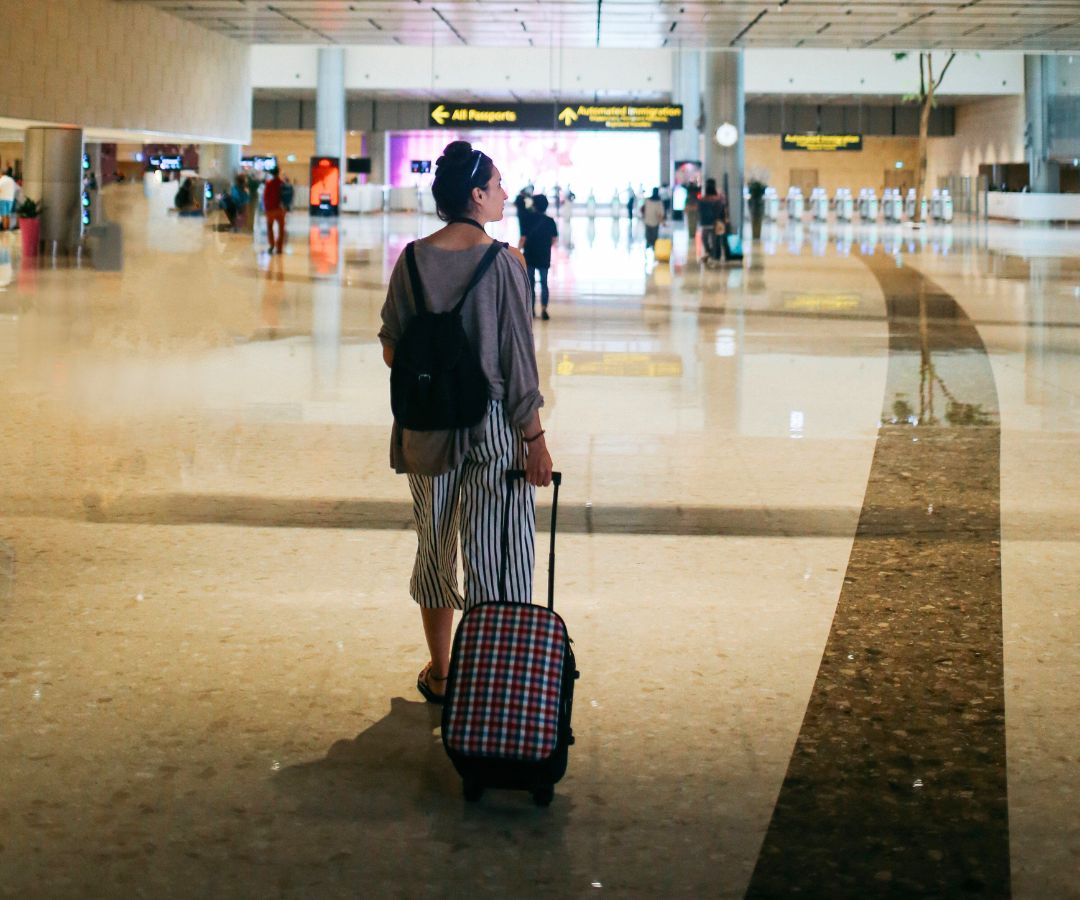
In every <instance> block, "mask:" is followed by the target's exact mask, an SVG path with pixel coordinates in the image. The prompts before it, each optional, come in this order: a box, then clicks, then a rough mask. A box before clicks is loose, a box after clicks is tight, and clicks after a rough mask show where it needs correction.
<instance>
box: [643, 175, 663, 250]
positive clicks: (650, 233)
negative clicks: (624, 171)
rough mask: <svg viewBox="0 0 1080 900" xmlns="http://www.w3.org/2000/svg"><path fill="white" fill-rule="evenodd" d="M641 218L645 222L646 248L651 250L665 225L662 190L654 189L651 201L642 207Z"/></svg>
mask: <svg viewBox="0 0 1080 900" xmlns="http://www.w3.org/2000/svg"><path fill="white" fill-rule="evenodd" d="M641 218H642V220H643V221H644V222H645V247H646V249H649V250H651V249H652V248H653V246H655V244H656V239H657V238H658V237H659V236H660V226H661V225H663V224H664V201H663V200H661V199H660V188H653V189H652V194H651V195H650V197H649V199H648V200H646V201H645V203H644V204H643V205H642V207H641Z"/></svg>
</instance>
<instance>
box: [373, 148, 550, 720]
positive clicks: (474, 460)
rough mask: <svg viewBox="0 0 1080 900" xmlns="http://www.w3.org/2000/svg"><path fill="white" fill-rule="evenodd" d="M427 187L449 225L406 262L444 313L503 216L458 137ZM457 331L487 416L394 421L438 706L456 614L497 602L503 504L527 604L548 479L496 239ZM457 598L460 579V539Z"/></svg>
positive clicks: (487, 173) (525, 348)
mask: <svg viewBox="0 0 1080 900" xmlns="http://www.w3.org/2000/svg"><path fill="white" fill-rule="evenodd" d="M435 165H436V168H435V180H434V182H433V184H432V187H431V192H432V194H433V195H434V198H435V207H436V211H437V212H438V215H439V218H440V219H442V220H443V221H444V222H446V223H447V224H446V226H445V227H443V228H441V229H440V230H438V231H436V232H435V233H434V234H432V235H429V236H428V237H426V238H424V239H422V240H419V241H417V242H416V243H415V244H414V245H413V248H414V259H415V262H416V268H417V272H418V274H419V277H420V283H421V287H422V288H423V293H424V299H425V303H426V306H427V308H428V309H429V310H430V311H431V312H436V313H440V312H446V311H448V310H450V309H452V308H453V307H454V305H455V304H456V303H457V302H458V300H460V298H461V296H462V294H463V292H464V290H465V288H466V286H467V285H468V283H469V281H470V279H471V278H472V276H473V274H474V272H475V271H476V270H477V267H478V265H479V264H480V262H481V260H482V259H483V258H484V256H485V254H486V252H487V250H488V248H490V247H491V244H492V239H491V238H490V237H488V235H487V233H486V232H485V230H484V226H485V225H486V224H487V223H488V222H498V221H499V220H500V219H502V217H503V204H504V203H505V202H506V199H507V194H506V191H505V190H504V189H503V186H502V181H501V176H500V174H499V170H498V169H497V168H495V166H494V164H493V163H492V161H491V159H490V158H489V157H488V156H486V155H485V154H483V153H481V152H480V151H479V150H474V149H473V148H472V145H471V144H469V143H468V142H466V141H454V142H453V143H452V144H449V145H447V147H446V149H445V150H444V151H443V155H442V156H441V157H440V158H439V160H438V161H437V162H436V164H435ZM414 310H415V306H414V302H413V297H412V289H411V286H410V278H409V272H408V265H407V254H406V253H402V254H401V256H400V257H399V258H398V261H397V265H395V267H394V271H393V273H392V274H391V276H390V286H389V290H388V291H387V296H386V303H385V304H384V306H383V310H382V320H383V327H382V329H381V330H380V331H379V340H380V341H381V342H382V346H383V359H384V361H385V362H386V364H387V365H388V366H392V364H393V359H394V348H395V345H396V344H397V342H398V340H399V339H400V338H401V336H402V334H403V333H404V331H405V328H406V326H407V324H408V322H409V320H410V319H411V318H412V316H413V315H414ZM461 319H462V326H463V328H464V331H465V335H466V337H467V338H468V341H469V345H470V346H471V348H472V350H473V352H474V353H475V354H476V355H477V357H478V358H479V361H480V366H481V368H482V369H483V372H484V375H485V377H486V379H487V384H488V406H487V414H486V416H484V418H483V420H482V421H481V422H480V423H479V424H478V425H476V426H474V427H472V428H465V429H457V430H453V431H413V430H409V429H405V428H402V427H401V425H400V423H398V422H397V421H395V422H394V427H393V431H392V433H391V441H390V464H391V466H392V467H393V468H394V469H395V471H397V472H398V473H403V474H405V475H407V476H408V480H409V489H410V491H411V493H412V498H413V520H414V524H415V526H416V536H417V550H416V561H415V563H414V565H413V573H412V578H411V579H410V581H409V593H410V594H411V595H412V598H413V600H415V601H416V603H417V604H418V605H419V606H420V616H421V620H422V622H423V626H424V636H425V638H426V639H427V645H428V650H429V652H430V654H431V659H430V661H429V662H428V663H427V665H425V666H424V668H423V669H422V670H421V671H420V674H419V676H417V681H416V687H417V690H418V691H419V692H420V693H421V695H423V697H424V698H425V699H426V700H428V701H429V702H431V703H441V702H442V700H443V691H444V689H445V683H446V677H447V671H448V669H449V665H450V641H451V630H452V626H453V618H454V610H455V609H459V610H460V609H468V608H470V607H472V606H474V605H476V604H478V603H483V602H487V601H493V600H497V599H499V563H500V556H501V547H502V541H501V535H502V521H503V511H504V509H505V504H506V503H507V498H508V496H509V498H510V499H509V502H510V513H511V516H510V540H509V553H508V557H509V559H508V566H507V569H508V571H507V582H508V585H509V587H510V590H508V591H507V595H508V596H510V597H512V599H514V600H515V601H520V602H526V603H527V602H530V601H531V599H532V571H533V560H534V556H535V553H534V538H535V532H536V506H535V499H536V498H535V487H536V486H546V485H548V484H550V483H551V470H552V464H551V456H550V455H549V454H548V450H547V445H546V443H545V441H544V429H543V428H542V427H541V425H540V412H539V411H540V407H541V406H542V405H543V403H544V398H543V397H542V396H541V395H540V388H539V378H538V376H537V367H536V352H535V349H534V346H533V337H532V314H531V291H530V289H529V282H528V278H527V276H526V274H525V260H524V258H523V257H522V255H521V253H520V252H519V251H517V250H513V249H510V248H508V247H506V246H505V245H503V249H502V250H501V251H499V252H498V253H497V255H496V256H495V259H494V263H493V264H492V265H491V268H490V269H488V271H487V273H486V274H485V275H484V276H483V277H482V278H481V279H480V281H479V282H478V283H477V284H476V285H475V287H474V288H473V289H472V290H471V291H470V292H469V293H468V295H467V297H466V300H465V303H464V306H463V307H462V309H461ZM514 468H523V469H524V470H525V480H526V482H527V484H526V485H519V486H518V487H516V488H514V489H513V490H512V491H510V493H509V495H508V492H507V487H506V478H505V474H506V472H507V470H508V469H514ZM459 537H460V541H461V553H462V557H463V560H464V570H465V591H464V596H463V595H462V594H461V593H460V592H459V590H458V585H457V552H458V539H459Z"/></svg>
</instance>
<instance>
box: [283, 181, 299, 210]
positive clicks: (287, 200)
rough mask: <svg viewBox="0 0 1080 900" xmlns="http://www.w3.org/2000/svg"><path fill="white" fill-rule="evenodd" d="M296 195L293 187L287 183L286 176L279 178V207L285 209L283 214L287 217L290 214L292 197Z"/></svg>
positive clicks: (290, 183)
mask: <svg viewBox="0 0 1080 900" xmlns="http://www.w3.org/2000/svg"><path fill="white" fill-rule="evenodd" d="M295 194H296V189H295V188H294V187H293V183H292V182H291V181H289V176H288V175H282V176H281V205H282V206H284V207H285V214H286V215H288V214H289V213H291V212H292V205H293V197H294V196H295Z"/></svg>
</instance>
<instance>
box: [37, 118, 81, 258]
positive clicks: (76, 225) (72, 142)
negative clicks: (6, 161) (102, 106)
mask: <svg viewBox="0 0 1080 900" xmlns="http://www.w3.org/2000/svg"><path fill="white" fill-rule="evenodd" d="M82 137H83V136H82V129H81V128H28V129H26V136H25V139H24V159H23V196H24V197H28V198H29V199H31V200H36V201H38V203H40V204H41V206H42V213H41V240H42V242H43V243H44V245H45V250H46V252H49V251H51V250H52V249H53V248H54V247H55V249H56V250H57V251H58V252H60V253H71V252H74V250H75V249H76V247H77V246H78V243H79V234H80V228H81V224H80V223H81V219H82V203H81V201H82V153H83V139H82Z"/></svg>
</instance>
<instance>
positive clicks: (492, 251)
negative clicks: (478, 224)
mask: <svg viewBox="0 0 1080 900" xmlns="http://www.w3.org/2000/svg"><path fill="white" fill-rule="evenodd" d="M506 246H507V245H506V244H504V243H503V242H502V241H492V243H491V246H490V247H488V248H487V252H486V253H485V254H484V258H483V259H481V260H480V265H478V266H477V267H476V271H475V272H473V277H472V278H471V279H470V281H469V284H468V287H466V288H465V291H464V293H462V295H461V299H460V300H458V302H457V305H456V306H455V307H454V309H453V312H454V313H460V312H461V308H462V307H463V306H464V305H465V300H466V298H467V297H468V296H469V291H471V290H472V289H473V288H474V287H476V286H477V285H478V284H479V283H480V279H481V278H483V277H484V275H486V274H487V270H488V269H490V268H491V264H492V263H493V262H495V257H496V256H498V255H499V253H500V252H501V251H502V250H503V249H504V248H505V247H506Z"/></svg>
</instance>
